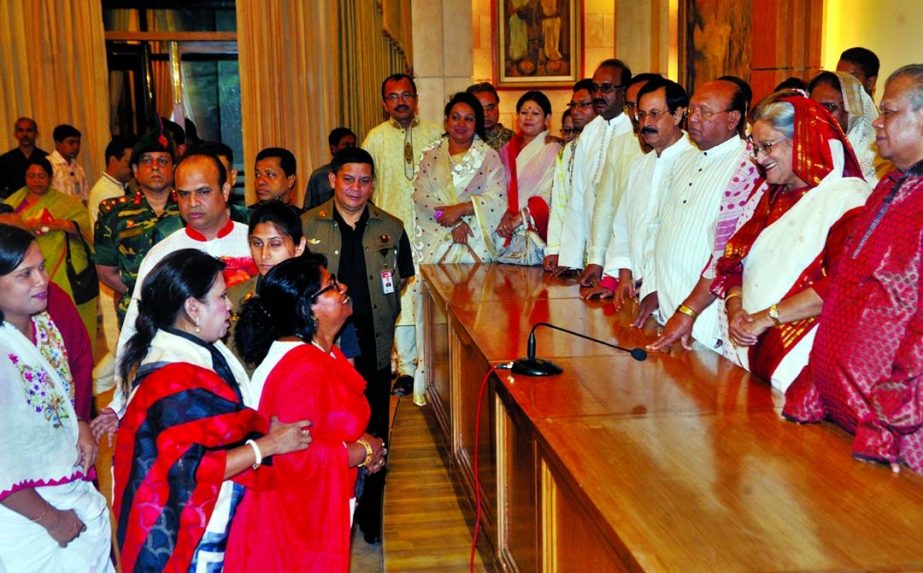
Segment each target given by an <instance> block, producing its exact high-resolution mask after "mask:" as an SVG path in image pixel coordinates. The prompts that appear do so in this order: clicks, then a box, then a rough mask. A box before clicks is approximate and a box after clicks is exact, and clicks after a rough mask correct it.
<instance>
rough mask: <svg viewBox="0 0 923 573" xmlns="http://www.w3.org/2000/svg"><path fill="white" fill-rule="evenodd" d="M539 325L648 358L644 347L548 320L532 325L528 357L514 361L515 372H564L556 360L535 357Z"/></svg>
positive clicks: (641, 358)
mask: <svg viewBox="0 0 923 573" xmlns="http://www.w3.org/2000/svg"><path fill="white" fill-rule="evenodd" d="M539 326H547V327H548V328H553V329H554V330H560V331H561V332H566V333H568V334H573V335H574V336H577V337H580V338H583V339H584V340H589V341H590V342H595V343H597V344H602V345H603V346H608V347H609V348H615V349H616V350H621V351H623V352H627V353H628V354H629V355H631V357H632V358H634V359H635V360H637V361H638V362H643V361H644V360H647V351H645V350H644V349H643V348H625V347H623V346H618V345H617V344H611V343H609V342H606V341H604V340H599V339H598V338H593V337H592V336H587V335H585V334H581V333H579V332H574V331H573V330H568V329H566V328H561V327H560V326H557V325H554V324H551V323H548V322H536V323H535V324H534V325H533V326H532V330H531V331H530V332H529V341H528V343H527V344H526V358H520V359H519V360H517V361H515V362H513V367H512V371H513V373H514V374H524V375H526V376H553V375H555V374H560V373H562V372H564V370H563V369H562V368H561V367H560V366H558V365H557V364H555V363H554V362H551V361H550V360H543V359H541V358H536V357H535V329H537V328H538V327H539Z"/></svg>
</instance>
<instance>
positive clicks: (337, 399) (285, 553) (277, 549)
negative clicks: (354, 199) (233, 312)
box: [224, 254, 387, 573]
mask: <svg viewBox="0 0 923 573" xmlns="http://www.w3.org/2000/svg"><path fill="white" fill-rule="evenodd" d="M351 314H352V305H351V301H350V298H349V296H347V295H346V287H345V286H344V285H341V284H339V283H338V282H337V280H336V277H335V276H333V275H331V274H330V273H329V272H327V269H326V267H325V261H324V258H323V257H322V256H320V255H312V254H307V255H303V256H301V257H295V258H291V259H288V260H286V261H282V262H281V263H279V264H277V265H275V266H274V267H273V268H272V269H271V270H270V271H269V272H268V273H267V274H266V276H265V277H263V280H262V281H260V285H259V286H258V287H257V294H256V296H255V297H253V298H251V299H249V300H248V301H247V302H246V303H244V307H243V312H242V314H241V317H240V320H239V321H238V323H237V328H236V331H235V341H236V344H237V347H238V351H239V352H240V354H241V355H242V356H243V357H244V358H245V359H246V360H247V362H249V363H254V364H256V363H258V364H260V365H259V366H258V367H257V369H256V370H255V371H254V373H253V385H252V388H253V389H254V390H255V391H256V392H260V394H261V395H260V397H259V404H260V406H259V411H260V413H261V414H263V415H264V416H266V417H270V416H277V417H279V418H280V419H282V420H287V419H300V418H307V419H310V420H311V421H312V427H311V434H312V438H313V441H312V443H311V447H310V448H309V449H307V450H304V451H302V452H298V453H296V454H294V455H288V456H283V457H281V458H278V459H275V460H273V466H272V475H271V480H270V481H269V482H267V483H262V484H259V485H256V486H254V488H253V489H251V490H249V491H248V492H247V495H246V496H245V497H244V500H243V502H242V503H241V506H240V509H239V511H238V512H237V516H236V517H235V519H234V524H233V528H232V530H231V537H230V539H229V541H228V552H227V560H226V561H225V566H224V570H225V571H226V572H228V573H234V572H237V571H319V572H320V571H323V572H325V573H328V572H336V571H341V572H346V571H349V538H350V535H349V532H350V527H351V524H352V515H353V509H354V507H355V501H356V494H355V486H356V477H357V474H358V468H360V467H361V468H364V469H365V470H366V471H368V472H370V473H374V472H377V471H380V470H381V469H382V468H383V467H384V465H385V458H384V456H385V454H386V453H387V451H386V450H385V448H384V443H383V442H382V440H381V439H379V438H376V437H374V436H371V435H369V434H367V433H365V428H366V427H367V425H368V420H369V415H370V409H369V404H368V401H367V400H366V397H365V394H364V390H365V380H364V379H363V378H362V377H361V376H360V375H359V373H358V372H356V370H355V368H353V366H352V365H351V364H350V363H349V362H348V361H347V359H346V358H345V357H344V356H343V353H342V352H341V351H340V349H339V348H337V347H336V346H335V345H334V340H335V339H336V336H337V334H338V333H339V331H340V330H341V329H342V328H343V323H344V322H345V321H346V319H347V318H348V317H349V316H350V315H351ZM256 392H255V393H256Z"/></svg>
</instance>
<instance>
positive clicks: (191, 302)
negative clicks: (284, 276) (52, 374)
mask: <svg viewBox="0 0 923 573" xmlns="http://www.w3.org/2000/svg"><path fill="white" fill-rule="evenodd" d="M223 269H224V263H223V262H222V261H220V260H218V259H216V258H215V257H212V256H210V255H208V254H206V253H204V252H202V251H200V250H198V249H180V250H178V251H174V252H172V253H170V254H169V255H167V256H166V257H164V258H163V260H161V261H160V262H159V263H157V265H155V266H154V267H153V269H152V270H151V272H150V273H149V274H148V275H147V277H146V278H145V279H144V282H143V283H142V284H141V285H140V288H141V294H142V299H141V302H140V304H139V306H138V319H137V322H136V324H135V327H136V328H135V334H134V335H133V336H132V337H131V338H130V339H129V341H128V344H127V345H126V348H125V354H124V357H123V358H122V361H121V362H120V363H119V370H120V374H121V378H122V380H124V381H125V386H126V387H125V388H124V389H123V390H124V391H125V394H126V395H128V396H129V399H128V407H127V409H126V412H125V416H124V417H123V418H122V420H121V423H120V425H119V431H118V437H117V440H116V446H115V453H114V456H113V457H114V470H115V497H114V504H113V509H114V512H115V521H116V523H117V525H118V534H117V541H118V544H119V548H120V550H121V558H122V569H123V570H124V571H201V570H206V569H208V570H212V569H214V570H220V569H221V566H222V562H223V560H224V556H225V546H226V544H227V534H228V527H229V522H230V521H231V520H232V519H233V518H234V510H235V508H236V507H237V505H238V503H239V501H240V499H241V496H242V495H243V486H242V485H241V483H240V480H245V481H247V482H250V481H252V480H254V479H258V474H259V472H257V475H256V476H255V475H253V473H252V472H249V470H250V469H251V468H252V469H254V470H256V469H257V468H259V467H260V465H261V464H262V463H263V461H264V460H266V459H268V458H269V457H270V456H272V457H273V462H277V463H278V462H279V460H280V459H281V458H282V457H284V456H283V455H282V454H287V453H289V452H293V451H297V450H303V449H304V448H307V447H308V444H309V443H310V441H311V437H310V432H309V430H308V429H307V426H309V425H310V422H309V421H308V420H307V419H298V418H283V421H282V422H279V421H278V420H272V424H271V425H270V422H269V420H270V418H265V419H264V418H263V417H262V416H260V415H259V414H258V413H257V412H256V411H255V410H253V409H252V408H250V407H248V405H249V404H251V403H252V402H251V399H250V393H249V388H248V386H249V380H248V379H247V375H246V373H245V372H244V369H243V366H241V364H240V363H239V362H238V361H237V359H236V358H235V357H234V355H233V354H231V352H230V350H228V349H227V347H225V346H224V345H223V344H222V343H221V338H222V337H224V335H225V333H226V332H227V328H228V318H229V316H230V304H229V302H228V299H227V287H226V286H225V282H224V277H223V276H222V272H221V271H222V270H223ZM129 390H130V392H129ZM244 472H247V473H246V474H245V475H241V474H244ZM232 478H234V479H232Z"/></svg>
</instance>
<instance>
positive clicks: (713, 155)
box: [635, 80, 758, 352]
mask: <svg viewBox="0 0 923 573" xmlns="http://www.w3.org/2000/svg"><path fill="white" fill-rule="evenodd" d="M747 104H748V99H747V97H745V96H744V95H743V88H742V87H741V86H740V84H737V83H735V82H732V81H728V80H715V81H711V82H707V83H705V84H703V85H702V86H701V87H699V88H698V89H697V90H696V92H695V94H693V96H692V98H691V100H690V104H689V108H688V110H687V113H686V117H687V118H688V129H689V137H690V139H692V142H693V143H694V144H695V145H696V148H697V149H698V151H697V152H695V153H690V154H687V155H684V157H683V159H682V160H681V161H680V162H679V163H678V164H677V166H676V170H675V174H674V176H673V178H672V181H671V184H670V188H669V190H668V192H667V195H666V196H665V198H664V201H663V206H662V210H661V216H660V227H659V229H658V232H657V238H656V240H655V242H654V249H653V256H652V261H653V264H652V265H650V266H649V267H648V269H649V272H647V273H646V275H645V277H644V282H643V283H642V285H641V288H640V292H639V296H640V297H641V307H640V310H639V313H638V316H637V317H636V319H635V324H643V323H644V321H645V320H647V318H648V317H650V316H651V315H654V316H655V318H656V319H657V321H658V322H659V323H661V324H664V323H665V322H667V319H670V320H671V322H674V323H677V322H679V321H680V320H683V322H682V324H681V326H682V327H683V328H682V329H678V330H677V332H676V333H673V331H672V330H670V332H667V331H665V333H664V336H661V338H660V339H658V340H657V341H656V342H655V343H654V344H653V345H652V348H654V349H661V348H665V347H666V345H668V344H669V343H670V342H672V341H675V340H677V339H679V338H683V341H684V346H686V347H687V348H688V347H691V346H689V345H688V337H689V335H690V334H691V336H692V337H693V338H694V339H695V340H696V341H698V342H699V343H701V344H702V345H703V346H704V347H706V348H708V349H710V350H712V351H715V352H720V341H721V334H720V329H719V326H718V310H717V307H716V306H715V305H713V304H711V303H712V302H713V301H714V295H711V294H710V293H709V291H708V287H709V286H710V283H711V279H712V278H714V272H713V269H712V270H711V271H709V266H710V265H713V264H714V261H715V260H717V257H714V254H715V253H716V252H717V251H718V250H719V249H720V250H721V251H723V249H724V245H723V244H721V245H720V246H719V245H718V243H719V242H722V241H717V240H716V237H721V238H722V240H723V241H724V242H726V241H727V239H728V238H730V235H731V234H732V233H733V229H734V227H735V225H736V219H734V220H730V219H728V217H726V213H724V211H725V210H728V211H729V212H732V213H733V214H734V215H735V216H742V214H743V211H744V210H745V207H746V205H752V204H753V197H752V196H750V195H748V190H752V187H753V185H752V183H753V181H755V178H756V170H755V169H754V168H753V165H752V163H751V162H750V160H749V157H748V151H747V142H746V141H745V140H744V139H742V138H741V131H740V128H741V125H742V123H743V121H744V118H745V115H746V108H747ZM728 194H730V195H728ZM731 195H733V196H734V197H735V198H736V199H737V200H736V202H735V208H734V209H730V204H729V203H728V202H727V201H726V199H727V198H728V197H729V196H731ZM757 199H758V198H757ZM725 227H728V228H729V230H730V232H727V231H728V229H725ZM702 289H704V292H705V294H704V295H702V297H704V300H701V301H700V300H698V298H699V297H698V296H697V293H699V292H700V291H701V290H702ZM693 299H695V301H694V302H693ZM674 316H675V317H677V319H676V320H674V319H673V318H671V317H674ZM685 319H691V320H689V321H685ZM678 326H679V325H678ZM668 330H669V327H668ZM668 335H669V336H668Z"/></svg>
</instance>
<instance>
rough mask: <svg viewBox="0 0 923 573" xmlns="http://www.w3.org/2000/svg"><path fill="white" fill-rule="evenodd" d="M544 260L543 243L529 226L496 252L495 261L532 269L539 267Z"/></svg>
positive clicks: (514, 235)
mask: <svg viewBox="0 0 923 573" xmlns="http://www.w3.org/2000/svg"><path fill="white" fill-rule="evenodd" d="M544 258H545V241H543V240H542V238H541V237H540V236H539V234H538V232H537V231H535V229H534V228H532V227H531V226H529V227H528V228H526V229H520V230H519V231H517V232H516V233H515V234H513V236H512V237H510V243H509V244H508V245H507V246H505V247H500V248H499V249H498V250H497V257H496V261H497V262H498V263H507V264H511V265H522V266H527V267H534V266H536V265H541V264H542V260H543V259H544Z"/></svg>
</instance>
